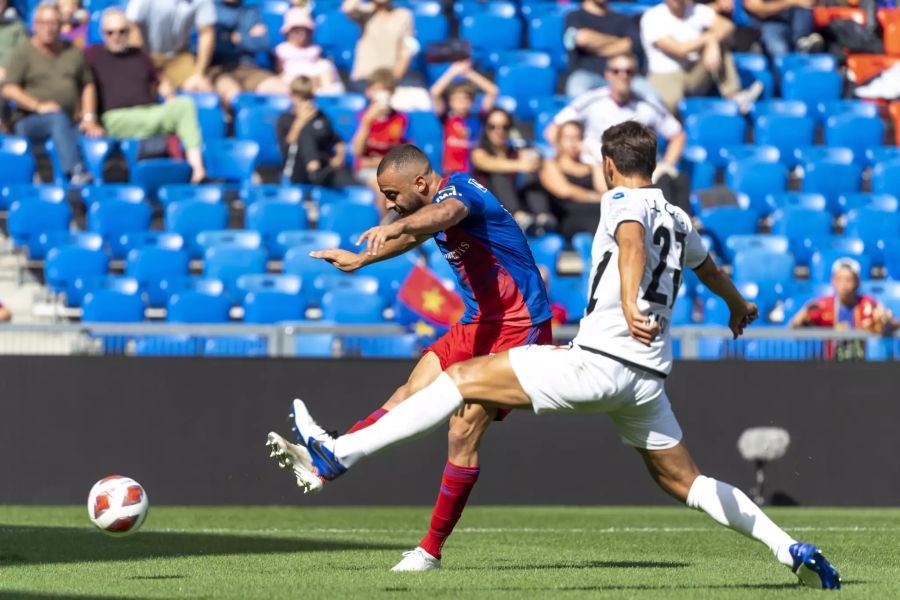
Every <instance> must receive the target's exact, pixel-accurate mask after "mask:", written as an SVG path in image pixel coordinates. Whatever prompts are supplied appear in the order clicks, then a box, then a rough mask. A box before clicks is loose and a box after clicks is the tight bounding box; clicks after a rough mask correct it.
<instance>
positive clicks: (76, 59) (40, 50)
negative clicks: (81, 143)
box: [3, 4, 104, 185]
mask: <svg viewBox="0 0 900 600" xmlns="http://www.w3.org/2000/svg"><path fill="white" fill-rule="evenodd" d="M33 26H34V35H33V36H32V37H31V39H30V40H28V41H26V42H23V43H22V44H20V45H19V47H17V48H16V49H15V51H13V54H12V56H11V57H10V59H9V63H8V64H7V67H6V81H5V83H4V85H3V96H4V97H5V98H7V99H9V100H12V101H13V102H15V103H16V113H15V114H14V115H13V123H14V125H15V131H16V133H17V134H18V135H21V136H24V137H27V138H28V139H29V140H31V141H32V142H34V143H43V142H44V141H45V140H46V139H47V138H50V139H52V140H53V144H54V145H55V146H56V151H57V154H58V155H59V162H60V164H61V165H62V169H63V171H64V172H65V174H66V176H67V177H68V178H69V182H70V183H72V184H73V185H84V184H87V183H89V182H90V180H91V177H90V174H89V173H88V172H87V170H86V169H85V168H84V164H83V162H82V158H81V152H80V151H79V148H78V132H79V130H81V131H83V132H84V133H85V135H88V136H91V137H99V136H102V135H103V133H104V132H103V127H101V126H100V124H99V123H98V122H97V90H96V88H95V87H94V83H93V79H92V78H91V72H90V69H88V67H87V65H86V64H85V62H84V56H83V55H82V53H81V50H80V49H78V48H76V47H75V46H73V45H72V44H70V43H69V42H66V41H63V40H61V39H60V37H59V28H60V15H59V9H58V8H57V7H56V5H53V4H40V5H38V7H37V8H36V9H35V11H34V22H33ZM77 114H80V116H81V121H80V124H79V125H77V126H76V125H75V118H76V115H77Z"/></svg>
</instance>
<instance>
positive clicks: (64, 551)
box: [0, 525, 406, 568]
mask: <svg viewBox="0 0 900 600" xmlns="http://www.w3.org/2000/svg"><path fill="white" fill-rule="evenodd" d="M405 548H406V546H402V545H390V544H365V543H358V542H350V541H342V540H321V539H309V538H301V537H296V538H284V537H278V538H276V537H262V536H254V535H233V534H222V535H217V534H204V533H190V532H162V531H142V532H140V533H138V534H136V535H134V536H131V537H126V538H118V539H116V538H110V537H106V536H104V535H103V534H101V533H100V532H99V531H96V530H94V529H89V528H87V527H85V528H75V527H30V526H29V527H25V526H16V525H0V568H2V567H14V566H17V565H31V564H46V563H78V562H87V561H112V560H140V559H144V558H171V557H179V556H207V555H209V556H217V555H226V554H276V553H286V552H333V551H339V550H373V549H375V550H401V549H405Z"/></svg>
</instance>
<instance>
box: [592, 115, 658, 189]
mask: <svg viewBox="0 0 900 600" xmlns="http://www.w3.org/2000/svg"><path fill="white" fill-rule="evenodd" d="M600 143H601V144H602V145H603V147H602V150H601V153H602V154H603V157H604V158H607V157H608V158H610V159H611V160H612V161H613V164H614V165H616V169H618V170H619V173H621V174H622V175H636V176H640V177H646V178H647V179H650V177H652V176H653V171H654V170H656V133H654V131H653V130H652V129H650V128H649V127H645V126H643V125H641V124H640V123H638V122H637V121H625V122H624V123H619V124H618V125H613V126H612V127H610V128H609V129H607V130H606V131H604V132H603V136H602V137H601V138H600Z"/></svg>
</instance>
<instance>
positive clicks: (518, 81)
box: [496, 56, 556, 120]
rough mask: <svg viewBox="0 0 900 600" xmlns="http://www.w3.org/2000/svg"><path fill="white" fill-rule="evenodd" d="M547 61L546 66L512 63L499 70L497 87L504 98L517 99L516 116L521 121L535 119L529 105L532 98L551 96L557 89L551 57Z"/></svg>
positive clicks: (547, 57)
mask: <svg viewBox="0 0 900 600" xmlns="http://www.w3.org/2000/svg"><path fill="white" fill-rule="evenodd" d="M546 60H547V64H546V65H545V66H537V65H535V64H522V63H512V64H504V65H502V66H500V67H499V68H498V69H497V81H496V83H497V86H498V87H499V88H500V92H501V93H502V94H503V95H504V96H510V97H512V98H514V99H515V101H516V110H515V114H516V116H517V117H518V118H520V119H525V120H530V119H533V118H534V114H533V113H532V112H531V108H530V106H529V103H528V101H529V100H530V99H531V98H534V97H535V96H550V95H552V94H553V91H554V89H555V88H556V71H555V70H553V69H552V68H551V67H550V57H549V56H546Z"/></svg>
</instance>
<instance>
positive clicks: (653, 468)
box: [638, 442, 841, 589]
mask: <svg viewBox="0 0 900 600" xmlns="http://www.w3.org/2000/svg"><path fill="white" fill-rule="evenodd" d="M638 452H640V454H641V456H642V457H643V459H644V462H645V464H646V465H647V469H648V470H649V471H650V476H651V477H653V479H654V481H656V483H657V484H659V486H660V487H661V488H662V489H663V490H664V491H665V492H666V493H668V494H669V495H671V496H672V497H674V498H675V499H677V500H679V501H681V502H684V503H685V504H687V505H688V506H689V507H690V508H693V509H696V510H701V511H703V512H705V513H706V514H708V515H709V516H710V517H712V518H713V519H714V520H715V521H716V522H718V523H720V524H722V525H724V526H726V527H729V528H731V529H733V530H735V531H737V532H740V533H742V534H744V535H746V536H748V537H751V538H753V539H755V540H758V541H760V542H762V543H763V544H765V545H766V546H768V547H769V550H771V551H772V554H774V555H775V558H777V559H778V561H779V562H781V563H782V564H783V565H785V566H787V567H788V568H790V569H791V571H793V572H794V573H795V574H796V575H797V577H799V578H800V581H801V582H802V583H803V584H804V585H807V586H810V587H815V588H820V589H821V588H824V589H837V588H840V587H841V578H840V576H839V575H838V572H837V570H836V569H835V568H834V567H833V566H832V565H831V564H830V563H829V562H828V560H826V558H825V557H824V556H823V555H822V553H821V552H820V551H819V549H818V548H816V547H815V546H813V545H811V544H802V543H799V542H797V540H795V539H794V538H793V537H791V536H790V535H789V534H788V533H787V532H786V531H784V530H783V529H781V528H780V527H778V525H776V524H775V523H774V522H773V521H772V520H771V519H770V518H769V517H768V516H767V515H766V514H765V513H764V512H763V511H762V510H761V509H760V508H759V507H758V506H757V505H756V504H754V502H753V501H752V500H750V498H748V497H747V495H746V494H745V493H744V492H742V491H741V490H739V489H737V488H736V487H734V486H732V485H730V484H728V483H725V482H724V481H717V480H715V479H713V478H711V477H706V476H705V475H701V474H700V471H699V470H698V469H697V466H696V465H695V464H694V461H693V459H692V458H691V455H690V453H689V452H688V450H687V448H686V447H685V446H684V444H683V443H680V442H679V443H678V444H676V445H675V446H673V447H671V448H665V449H658V450H651V449H644V448H638Z"/></svg>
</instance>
